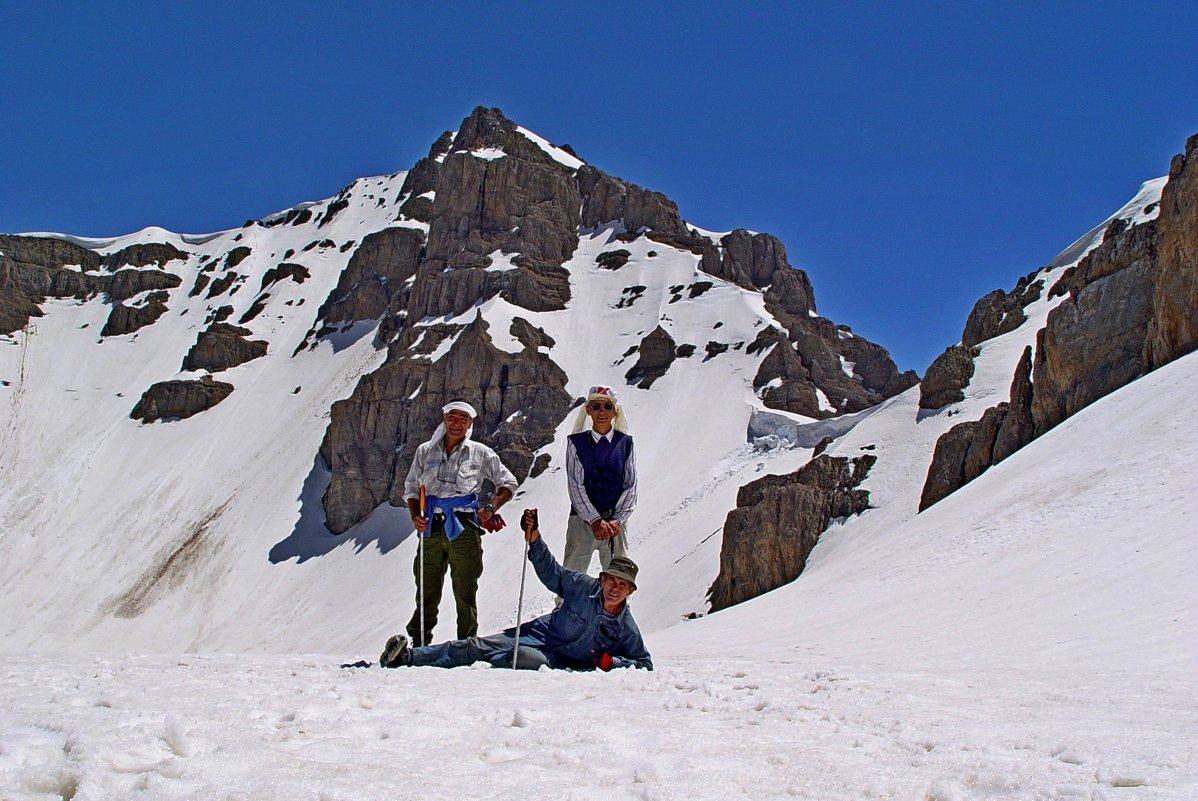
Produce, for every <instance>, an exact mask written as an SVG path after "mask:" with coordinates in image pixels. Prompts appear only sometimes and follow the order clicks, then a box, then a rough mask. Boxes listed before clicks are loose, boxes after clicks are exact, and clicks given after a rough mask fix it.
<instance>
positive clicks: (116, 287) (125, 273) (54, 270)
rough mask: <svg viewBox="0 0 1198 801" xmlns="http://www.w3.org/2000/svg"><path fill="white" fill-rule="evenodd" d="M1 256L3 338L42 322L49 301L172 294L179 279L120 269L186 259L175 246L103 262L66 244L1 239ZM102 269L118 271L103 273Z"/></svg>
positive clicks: (128, 252)
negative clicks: (33, 321) (160, 292)
mask: <svg viewBox="0 0 1198 801" xmlns="http://www.w3.org/2000/svg"><path fill="white" fill-rule="evenodd" d="M0 253H3V254H4V255H3V256H0V333H3V334H9V333H12V332H14V331H18V330H20V329H21V328H23V327H24V326H25V325H26V324H27V323H28V322H29V319H30V318H31V317H41V316H42V311H41V309H40V308H38V307H39V306H40V304H42V303H44V302H45V301H46V299H47V298H72V297H74V298H81V299H82V298H87V297H91V296H93V295H96V294H97V293H101V292H102V293H104V294H105V295H106V296H107V297H108V299H109V300H111V301H114V302H117V303H120V302H121V301H126V300H129V299H130V298H133V297H134V296H136V295H139V294H141V293H142V292H147V291H156V290H165V289H173V288H175V287H177V286H179V284H181V283H182V279H180V278H179V276H177V275H173V274H171V273H167V272H163V271H162V270H154V269H150V270H144V269H120V268H121V267H122V266H125V265H129V264H133V265H135V267H140V266H142V265H144V264H156V263H159V262H160V261H161V260H163V259H166V260H170V259H171V258H177V257H176V256H173V255H171V254H174V253H180V254H182V252H181V251H178V250H176V249H175V248H173V247H171V246H170V245H163V246H161V247H151V246H134V247H130V248H125V249H124V250H121V251H118V252H117V253H114V254H112V255H111V256H108V257H101V256H100V254H98V253H96V252H95V251H92V250H88V249H87V248H83V247H80V246H78V245H76V244H73V243H71V242H68V241H66V240H62V239H52V238H49V237H30V236H9V235H0ZM182 255H183V256H185V255H186V254H182ZM168 257H170V258H168ZM101 267H104V268H105V269H106V270H109V271H112V270H115V272H109V273H102V272H99V271H100V268H101ZM135 316H136V315H135ZM154 319H157V318H156V317H155V318H154Z"/></svg>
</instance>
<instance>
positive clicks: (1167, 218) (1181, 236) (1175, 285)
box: [1148, 134, 1198, 369]
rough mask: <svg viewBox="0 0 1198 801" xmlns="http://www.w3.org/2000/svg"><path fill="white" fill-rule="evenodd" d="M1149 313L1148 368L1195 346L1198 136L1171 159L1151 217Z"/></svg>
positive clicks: (1197, 333)
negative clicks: (1154, 234) (1153, 254)
mask: <svg viewBox="0 0 1198 801" xmlns="http://www.w3.org/2000/svg"><path fill="white" fill-rule="evenodd" d="M1157 225H1158V228H1159V232H1160V235H1159V238H1158V240H1157V258H1158V263H1157V273H1156V284H1155V286H1154V287H1153V294H1152V307H1153V309H1154V310H1155V314H1154V315H1153V319H1152V321H1151V322H1150V323H1149V326H1148V363H1149V366H1150V367H1151V368H1152V369H1155V368H1157V367H1160V366H1161V365H1164V364H1168V363H1169V362H1171V361H1173V360H1174V359H1176V358H1178V357H1179V356H1184V355H1185V354H1187V353H1189V352H1190V351H1192V350H1194V349H1195V348H1196V347H1198V134H1195V135H1194V136H1191V137H1190V138H1189V141H1187V142H1186V149H1185V154H1184V155H1178V156H1174V158H1173V163H1172V165H1171V166H1170V169H1169V183H1167V184H1166V185H1165V188H1164V190H1163V191H1162V192H1161V208H1160V215H1159V217H1158V218H1157Z"/></svg>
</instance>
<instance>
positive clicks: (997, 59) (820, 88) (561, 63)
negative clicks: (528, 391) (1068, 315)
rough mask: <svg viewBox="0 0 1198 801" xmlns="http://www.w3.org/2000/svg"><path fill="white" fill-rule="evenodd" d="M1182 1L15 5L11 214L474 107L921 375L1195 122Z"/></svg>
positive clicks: (390, 142)
mask: <svg viewBox="0 0 1198 801" xmlns="http://www.w3.org/2000/svg"><path fill="white" fill-rule="evenodd" d="M1193 9H1194V5H1193V3H1192V2H1159V3H1151V2H1146V3H1127V2H1118V3H1115V2H1095V3H1072V2H1052V3H955V2H913V3H906V4H903V3H883V2H878V3H860V2H833V3H829V2H818V3H817V2H793V3H769V2H765V3H747V4H741V3H711V2H701V1H697V2H689V3H652V2H645V3H616V2H612V3H584V2H579V3H503V4H501V3H471V2H455V3H427V4H419V3H402V2H382V3H380V2H340V3H302V2H300V3H295V2H291V3H253V2H239V3H232V2H224V0H212V1H211V2H205V3H195V2H178V3H150V2H145V3H130V2H111V3H94V4H92V3H77V4H76V3H54V2H47V3H25V4H20V5H18V4H16V3H6V4H4V7H3V10H2V11H0V25H2V27H3V30H4V31H5V36H4V43H3V45H2V46H0V97H2V98H3V100H4V103H3V107H4V114H3V123H2V124H0V232H9V233H12V232H24V231H60V232H66V233H72V234H78V235H84V236H109V235H115V234H122V233H128V232H130V231H134V230H137V229H140V228H143V227H145V226H147V225H158V226H161V227H164V228H168V229H170V230H174V231H179V232H188V233H203V232H209V231H215V230H220V229H224V228H229V227H233V226H238V225H240V224H241V223H242V222H244V221H245V220H246V219H250V218H257V217H261V216H263V215H266V214H269V213H271V212H274V211H277V210H279V209H283V208H286V207H289V206H292V205H294V204H296V203H298V202H301V201H304V200H312V199H319V198H323V197H328V196H330V195H332V194H334V193H336V192H337V190H338V189H340V188H341V187H342V186H344V185H345V184H347V183H349V182H350V181H352V180H353V179H354V178H357V177H360V176H363V175H375V174H382V173H389V172H394V171H396V170H400V169H406V168H407V167H409V166H410V165H411V164H412V163H413V162H414V161H415V160H416V159H418V158H420V157H421V156H423V155H424V154H425V153H426V152H427V150H428V147H429V145H430V144H431V143H432V141H433V140H434V139H435V138H436V137H437V135H438V134H440V133H441V131H444V130H448V129H452V128H455V127H456V126H457V124H458V122H459V121H460V120H461V118H462V117H463V116H465V115H466V114H467V113H468V112H469V111H470V110H471V109H472V108H473V107H474V106H476V105H479V104H483V105H488V106H498V107H500V108H502V109H503V111H504V112H505V113H506V114H507V115H508V116H509V117H511V118H512V119H514V120H516V121H517V122H518V123H520V124H521V125H524V126H525V127H527V128H530V129H532V130H534V131H537V132H538V133H540V134H542V135H543V136H545V137H546V138H548V139H550V140H551V141H553V142H557V143H569V144H570V145H572V146H573V147H574V148H575V149H576V150H577V152H578V153H579V155H580V156H582V157H583V158H584V159H586V160H588V161H590V162H591V163H593V164H595V165H596V166H598V167H599V168H600V169H603V170H605V171H607V172H609V173H612V174H614V175H618V176H620V177H621V178H624V179H626V180H629V181H633V182H635V183H639V184H642V185H644V186H647V187H649V188H651V189H656V190H659V191H661V192H664V193H666V194H668V195H669V196H670V197H672V198H673V199H675V200H676V201H677V202H678V204H679V206H680V208H681V210H682V213H683V216H684V217H685V218H686V219H687V220H689V221H690V222H692V223H694V224H696V225H699V226H702V227H704V228H708V229H712V230H728V229H731V228H735V227H745V228H751V229H754V230H758V231H767V232H769V233H772V234H774V235H776V236H778V237H779V238H780V239H781V240H782V241H783V242H784V243H785V245H786V248H787V251H788V253H789V256H790V261H791V263H792V264H794V265H795V266H798V267H801V268H803V269H804V270H806V271H807V272H808V273H809V274H810V276H811V279H812V282H813V283H814V286H815V291H816V301H817V304H818V306H819V310H820V312H821V313H822V314H824V315H825V316H828V317H830V318H831V319H833V320H835V321H836V322H838V323H845V324H848V325H851V326H852V327H853V329H854V330H855V331H857V332H858V333H860V334H862V335H863V336H866V337H868V338H870V339H872V340H874V341H876V342H879V343H880V344H882V345H884V346H886V347H887V348H889V349H890V351H891V353H892V354H893V355H894V357H895V359H896V361H897V362H898V363H899V365H900V367H902V368H904V369H915V370H917V371H919V372H920V373H922V372H923V370H924V369H925V368H926V367H927V365H928V364H929V363H930V362H931V360H932V359H933V358H934V357H935V356H936V355H938V354H939V353H940V352H941V351H942V350H943V349H944V348H945V347H946V346H948V345H950V344H953V343H954V342H956V341H957V340H958V339H959V338H960V333H961V328H962V325H963V324H964V321H965V316H966V315H967V314H968V312H969V309H970V308H971V307H972V304H973V302H974V301H975V300H976V299H977V298H978V297H980V296H981V295H982V294H984V293H986V292H988V291H990V290H992V289H997V288H1005V289H1010V288H1012V287H1013V286H1014V284H1015V281H1016V280H1017V279H1018V277H1019V276H1021V275H1024V274H1026V273H1028V272H1030V271H1031V270H1033V269H1036V268H1037V267H1040V266H1042V265H1043V264H1044V263H1046V262H1047V261H1049V260H1050V259H1051V258H1052V257H1053V256H1054V255H1055V254H1056V253H1057V252H1058V251H1059V250H1061V249H1063V248H1064V247H1065V246H1067V245H1068V244H1069V243H1070V242H1071V241H1072V240H1073V239H1074V238H1076V237H1077V236H1080V235H1081V234H1082V233H1084V232H1085V231H1086V230H1088V229H1089V228H1090V227H1092V226H1093V225H1095V224H1096V223H1098V222H1099V221H1100V220H1101V219H1102V218H1104V217H1105V216H1107V215H1108V214H1109V213H1111V212H1112V211H1114V210H1115V209H1116V208H1118V207H1119V206H1121V205H1122V204H1123V203H1124V202H1125V201H1127V200H1128V199H1130V197H1131V196H1132V194H1133V193H1134V192H1135V191H1136V189H1137V187H1138V186H1139V184H1140V183H1141V182H1142V181H1144V180H1147V179H1149V178H1153V177H1156V176H1159V175H1163V174H1165V173H1166V172H1167V171H1168V165H1169V159H1170V158H1171V156H1172V155H1173V154H1174V153H1177V152H1180V151H1181V149H1182V147H1183V145H1184V143H1185V139H1186V137H1187V136H1188V135H1190V134H1193V133H1195V132H1198V83H1196V82H1195V75H1198V44H1196V43H1198V36H1196V32H1195V29H1194V15H1193Z"/></svg>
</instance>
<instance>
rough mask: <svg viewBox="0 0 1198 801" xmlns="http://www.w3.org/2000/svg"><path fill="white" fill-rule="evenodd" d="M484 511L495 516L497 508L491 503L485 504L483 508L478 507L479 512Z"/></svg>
mask: <svg viewBox="0 0 1198 801" xmlns="http://www.w3.org/2000/svg"><path fill="white" fill-rule="evenodd" d="M484 509H485V510H486V511H488V512H490V513H491V514H495V507H494V506H492V505H491V504H489V503H484V504H483V505H482V506H480V507H478V511H480V512H481V511H483V510H484Z"/></svg>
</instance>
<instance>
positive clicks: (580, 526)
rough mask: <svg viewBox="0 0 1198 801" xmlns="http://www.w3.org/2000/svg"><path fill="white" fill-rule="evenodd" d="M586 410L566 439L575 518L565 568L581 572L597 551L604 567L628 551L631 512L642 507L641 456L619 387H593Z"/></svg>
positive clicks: (569, 529) (571, 520)
mask: <svg viewBox="0 0 1198 801" xmlns="http://www.w3.org/2000/svg"><path fill="white" fill-rule="evenodd" d="M583 412H584V413H585V417H584V416H583V415H582V414H580V415H579V417H578V421H577V423H576V425H575V430H576V431H577V433H575V434H571V435H570V436H569V437H567V438H566V481H567V484H568V486H569V489H570V518H569V520H568V521H567V522H566V552H565V554H564V556H563V558H562V566H563V567H564V568H566V569H567V570H574V571H577V572H579V573H585V572H586V571H587V568H588V567H590V564H591V554H592V553H593V552H594V551H599V564H600V567H601V568H602V569H603V570H607V568H608V566H609V565H610V564H611V560H612V558H614V557H617V556H622V557H627V556H628V537H627V529H628V516H629V515H631V514H632V510H633V509H634V508H636V458H635V456H634V454H633V450H632V437H631V436H630V435H629V434H628V427H627V422H628V421H627V419H626V418H625V416H624V411H623V409H621V408H620V404H619V401H618V399H617V398H616V392H615V390H614V389H612V388H611V387H608V386H603V385H599V386H594V387H591V390H590V392H588V393H587V402H586V405H585V406H584V407H583ZM588 420H589V422H590V425H589V426H587V425H586V423H587V421H588ZM584 429H585V430H584Z"/></svg>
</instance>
